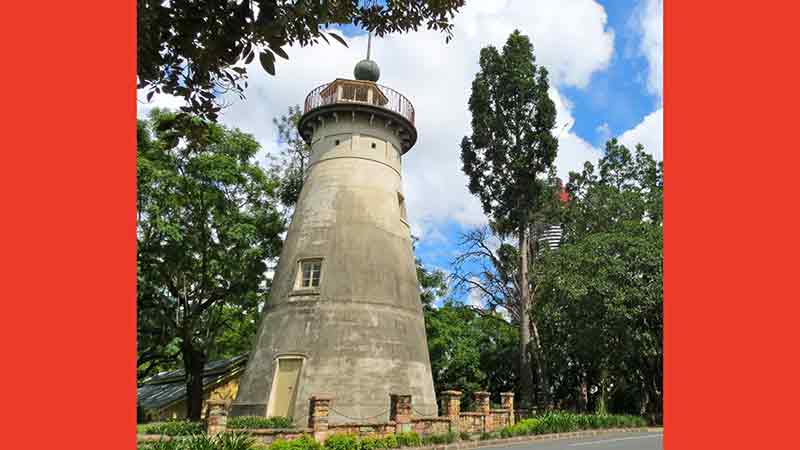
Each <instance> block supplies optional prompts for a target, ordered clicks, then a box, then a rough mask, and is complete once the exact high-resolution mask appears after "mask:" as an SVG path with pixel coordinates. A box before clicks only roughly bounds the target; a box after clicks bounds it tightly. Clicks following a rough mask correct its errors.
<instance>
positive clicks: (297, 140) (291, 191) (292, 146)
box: [270, 105, 311, 209]
mask: <svg viewBox="0 0 800 450" xmlns="http://www.w3.org/2000/svg"><path fill="white" fill-rule="evenodd" d="M302 116H303V112H302V111H301V110H300V106H299V105H295V106H290V107H289V110H288V112H287V113H286V114H284V115H282V116H281V117H279V118H275V119H273V120H272V123H273V124H274V125H275V130H276V131H277V133H278V143H279V144H281V145H282V146H283V148H282V149H281V151H280V153H279V154H278V155H276V156H272V157H271V158H270V171H271V172H272V173H273V174H274V175H275V176H276V177H277V178H278V179H279V180H280V187H279V188H278V198H279V199H280V201H281V203H282V204H283V205H284V206H285V207H286V208H287V209H291V208H294V206H295V204H296V203H297V199H299V198H300V190H301V189H302V188H303V181H304V180H305V176H306V172H307V171H308V162H309V159H310V158H311V146H310V145H308V144H307V143H306V141H305V139H303V137H302V136H300V132H299V131H298V129H297V123H298V122H299V121H300V118H301V117H302Z"/></svg>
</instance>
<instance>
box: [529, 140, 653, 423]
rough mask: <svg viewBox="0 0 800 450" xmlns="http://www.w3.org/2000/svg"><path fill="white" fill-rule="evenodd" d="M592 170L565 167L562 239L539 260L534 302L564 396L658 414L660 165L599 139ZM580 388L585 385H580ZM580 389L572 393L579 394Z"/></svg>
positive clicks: (640, 151)
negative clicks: (602, 150)
mask: <svg viewBox="0 0 800 450" xmlns="http://www.w3.org/2000/svg"><path fill="white" fill-rule="evenodd" d="M598 166H599V170H596V169H595V167H594V166H593V165H592V164H589V163H586V165H585V167H584V169H583V171H582V172H581V173H573V174H571V176H570V182H569V183H568V184H567V189H568V191H569V192H570V195H571V199H570V201H569V203H568V206H567V207H566V208H565V214H564V233H565V234H564V242H563V244H562V246H561V247H560V248H559V250H558V251H557V252H552V253H550V254H548V255H547V257H546V261H545V262H544V263H543V264H542V270H543V273H542V288H541V291H540V298H539V302H538V304H537V306H536V308H537V311H536V312H537V314H539V316H540V318H541V320H540V325H541V331H542V346H543V348H544V349H545V350H546V351H547V352H548V354H549V357H548V359H547V360H548V362H549V363H550V372H551V374H552V375H554V377H553V380H552V381H553V384H554V388H555V389H556V390H557V391H558V392H559V397H560V398H562V399H567V400H569V399H574V400H576V401H577V403H578V404H579V405H584V406H585V405H586V404H587V403H589V396H588V393H587V392H585V391H586V390H587V389H591V387H592V386H593V387H594V388H595V390H596V391H597V395H596V396H595V398H594V401H593V402H592V403H594V405H595V408H596V409H598V410H604V409H607V407H608V404H607V397H609V396H610V397H611V400H612V401H614V402H615V403H616V404H615V405H613V407H614V408H615V409H616V410H618V411H619V410H624V411H626V412H634V413H641V414H644V413H649V414H651V415H654V416H655V415H658V414H660V411H661V395H662V394H661V393H662V373H663V370H662V357H663V346H662V338H663V324H662V322H663V312H662V304H663V302H662V299H663V291H662V277H663V252H662V244H663V231H662V200H661V199H662V190H663V175H662V164H661V163H656V162H655V161H654V160H653V158H652V157H651V156H650V155H648V154H647V153H645V152H644V150H643V148H642V147H641V146H637V148H636V149H635V151H634V152H630V151H629V150H628V149H627V148H626V147H625V146H623V145H620V144H619V143H618V142H617V141H616V140H611V141H609V142H608V143H607V145H606V155H605V156H604V157H603V158H601V159H600V161H599V164H598ZM582 390H583V392H581V391H582ZM581 396H582V397H583V398H582V399H581V398H578V397H581Z"/></svg>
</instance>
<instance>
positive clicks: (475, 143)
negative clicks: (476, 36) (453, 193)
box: [461, 31, 558, 227]
mask: <svg viewBox="0 0 800 450" xmlns="http://www.w3.org/2000/svg"><path fill="white" fill-rule="evenodd" d="M535 61H536V58H535V57H534V55H533V45H532V44H531V42H530V40H529V39H528V37H527V36H524V35H522V34H520V32H519V31H514V32H513V33H512V34H511V36H509V37H508V40H507V41H506V44H505V46H504V47H503V51H502V53H501V52H498V51H497V49H496V48H495V47H493V46H488V47H484V48H483V49H482V50H481V54H480V61H479V63H480V68H481V70H480V72H478V74H477V75H476V77H475V80H474V81H473V82H472V95H471V96H470V99H469V110H470V112H471V113H472V136H471V137H464V139H463V141H462V143H461V159H462V162H463V169H464V173H466V174H467V176H468V177H469V185H468V187H469V190H470V192H472V193H473V194H475V195H476V196H477V197H478V198H479V199H480V200H481V204H482V205H483V210H484V212H485V213H486V214H487V215H489V216H490V217H491V218H492V219H493V221H494V222H496V223H507V224H509V225H510V226H511V227H516V224H518V223H519V222H520V221H528V220H529V219H530V216H531V214H532V211H533V210H535V209H536V207H537V200H538V197H539V193H540V191H541V189H542V187H541V182H540V181H539V180H538V179H537V176H538V175H542V174H546V173H547V172H548V171H549V170H550V168H551V166H552V164H553V161H554V160H555V157H556V152H557V150H558V140H557V139H556V137H555V136H553V134H552V130H553V129H554V127H555V120H556V109H555V104H554V103H553V101H552V100H551V99H550V97H549V96H548V93H547V91H548V89H549V87H550V84H549V82H548V74H547V69H545V68H544V67H541V66H539V67H537V66H536V64H535Z"/></svg>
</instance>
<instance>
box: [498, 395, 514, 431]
mask: <svg viewBox="0 0 800 450" xmlns="http://www.w3.org/2000/svg"><path fill="white" fill-rule="evenodd" d="M500 404H502V405H503V409H507V410H508V424H509V425H514V393H513V392H501V393H500Z"/></svg>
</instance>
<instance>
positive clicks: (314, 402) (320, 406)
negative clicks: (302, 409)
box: [308, 394, 333, 442]
mask: <svg viewBox="0 0 800 450" xmlns="http://www.w3.org/2000/svg"><path fill="white" fill-rule="evenodd" d="M332 402H333V395H331V394H316V395H314V396H313V397H311V407H310V408H309V417H308V426H309V427H310V428H311V429H312V430H313V433H314V439H316V440H317V441H318V442H325V439H327V438H328V414H329V413H330V409H331V403H332Z"/></svg>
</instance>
